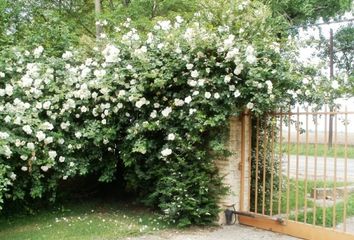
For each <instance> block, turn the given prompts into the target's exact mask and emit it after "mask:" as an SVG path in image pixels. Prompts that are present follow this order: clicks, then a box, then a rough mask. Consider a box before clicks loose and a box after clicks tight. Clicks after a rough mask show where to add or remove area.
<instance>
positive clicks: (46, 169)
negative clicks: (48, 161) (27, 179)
mask: <svg viewBox="0 0 354 240" xmlns="http://www.w3.org/2000/svg"><path fill="white" fill-rule="evenodd" d="M41 169H42V171H43V172H47V171H48V170H49V166H47V165H44V166H41Z"/></svg>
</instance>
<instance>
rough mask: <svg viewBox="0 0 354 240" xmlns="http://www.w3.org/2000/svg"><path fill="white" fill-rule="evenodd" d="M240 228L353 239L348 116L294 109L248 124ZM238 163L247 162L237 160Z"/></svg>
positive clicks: (353, 129) (352, 117) (353, 123)
mask: <svg viewBox="0 0 354 240" xmlns="http://www.w3.org/2000/svg"><path fill="white" fill-rule="evenodd" d="M252 121H253V124H252V126H253V127H252V141H251V142H252V150H251V151H252V152H251V156H252V157H251V159H250V160H248V161H251V166H252V167H251V176H252V177H251V179H252V180H251V184H250V196H248V197H242V196H241V198H242V199H243V198H245V199H249V201H250V202H249V212H250V213H251V214H253V217H248V216H239V222H240V223H241V224H244V225H249V226H254V227H258V228H262V229H267V230H271V231H274V232H280V233H284V234H288V235H292V236H295V237H300V238H303V239H315V240H318V239H338V240H339V239H341V240H342V239H343V240H346V239H352V240H353V239H354V112H349V111H347V108H345V110H343V111H339V110H335V109H331V111H329V110H327V108H324V109H322V110H321V111H318V112H312V111H311V112H310V111H309V110H308V109H300V108H297V109H296V110H295V111H285V112H277V113H272V114H268V115H267V116H264V117H262V118H256V119H253V120H252ZM242 161H247V159H243V160H242Z"/></svg>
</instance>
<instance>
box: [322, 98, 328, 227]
mask: <svg viewBox="0 0 354 240" xmlns="http://www.w3.org/2000/svg"><path fill="white" fill-rule="evenodd" d="M325 111H327V105H326V106H325ZM324 116H325V129H324V132H325V142H324V145H325V146H324V167H323V192H324V197H323V210H322V225H323V227H325V226H326V216H327V215H326V210H327V207H326V206H327V151H328V136H327V133H328V129H327V127H328V114H325V115H324Z"/></svg>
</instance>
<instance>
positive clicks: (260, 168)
mask: <svg viewBox="0 0 354 240" xmlns="http://www.w3.org/2000/svg"><path fill="white" fill-rule="evenodd" d="M256 121H259V122H258V124H257V122H256ZM252 125H253V129H252V132H253V133H255V134H253V135H252V146H254V147H253V149H252V162H251V174H252V175H251V211H256V210H257V213H261V214H268V215H269V214H270V210H272V211H275V209H276V207H277V205H275V204H274V200H276V198H277V196H278V194H277V193H278V191H279V184H282V183H280V181H281V179H280V177H279V170H280V169H279V168H280V167H279V159H280V158H279V154H278V153H279V152H278V151H276V150H275V149H273V147H274V142H272V134H273V135H274V134H277V129H276V128H277V127H276V122H274V120H272V119H268V118H267V117H265V118H259V119H258V120H257V119H254V120H253V124H252ZM257 126H258V129H257ZM272 131H273V132H272ZM274 139H277V137H276V136H274V138H273V141H274ZM272 200H273V204H274V205H273V206H272V208H271V202H272ZM256 208H257V209H256ZM263 210H264V213H263Z"/></svg>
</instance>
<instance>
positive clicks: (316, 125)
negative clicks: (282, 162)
mask: <svg viewBox="0 0 354 240" xmlns="http://www.w3.org/2000/svg"><path fill="white" fill-rule="evenodd" d="M315 119H316V123H315V167H314V189H315V191H314V194H313V195H314V204H313V213H312V214H313V225H316V199H317V191H316V187H317V157H318V119H317V115H316V118H315Z"/></svg>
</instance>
